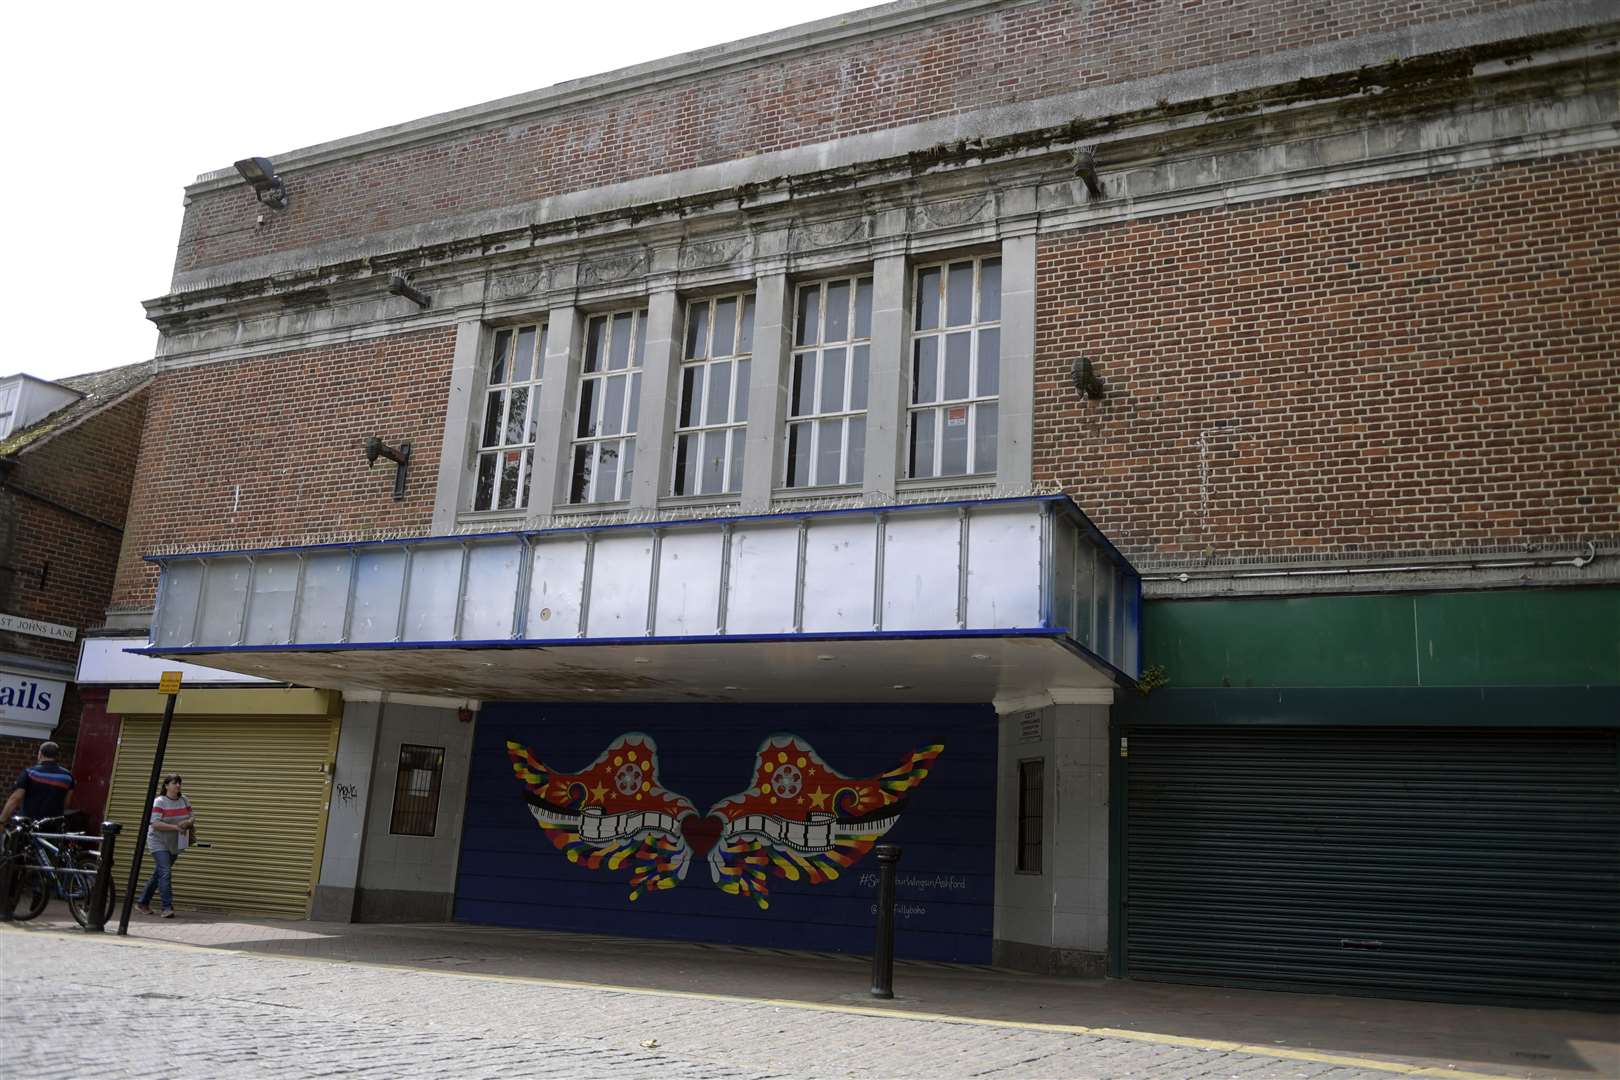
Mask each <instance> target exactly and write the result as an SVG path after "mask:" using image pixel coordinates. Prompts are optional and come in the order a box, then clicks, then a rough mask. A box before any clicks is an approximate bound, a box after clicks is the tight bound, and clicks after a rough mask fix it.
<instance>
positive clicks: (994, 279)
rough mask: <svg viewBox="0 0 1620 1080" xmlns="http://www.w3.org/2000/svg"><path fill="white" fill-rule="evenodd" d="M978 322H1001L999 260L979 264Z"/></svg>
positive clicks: (989, 260) (988, 260) (987, 260)
mask: <svg viewBox="0 0 1620 1080" xmlns="http://www.w3.org/2000/svg"><path fill="white" fill-rule="evenodd" d="M979 321H980V322H1000V321H1001V260H1000V259H986V260H984V262H982V263H980V264H979Z"/></svg>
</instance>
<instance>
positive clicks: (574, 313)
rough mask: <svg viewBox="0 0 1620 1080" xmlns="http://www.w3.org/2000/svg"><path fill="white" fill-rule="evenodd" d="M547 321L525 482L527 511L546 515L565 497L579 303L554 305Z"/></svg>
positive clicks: (580, 321)
mask: <svg viewBox="0 0 1620 1080" xmlns="http://www.w3.org/2000/svg"><path fill="white" fill-rule="evenodd" d="M547 324H548V328H547V330H546V357H545V366H544V367H543V368H541V371H540V374H541V379H542V382H541V384H540V433H539V435H538V437H537V441H536V443H535V447H534V479H533V480H531V481H530V482H529V506H528V512H529V516H530V517H547V516H549V515H550V514H551V512H552V509H553V507H555V506H556V505H557V504H558V503H562V502H566V501H567V500H568V471H569V467H570V460H569V456H570V455H569V451H570V449H571V443H572V441H573V436H574V409H575V407H576V404H577V397H576V395H577V393H578V380H579V350H580V340H581V334H582V327H583V324H584V319H583V317H582V315H581V313H580V311H579V309H577V308H575V307H574V306H572V305H567V306H563V307H554V308H552V309H551V314H550V316H549V317H548V319H547Z"/></svg>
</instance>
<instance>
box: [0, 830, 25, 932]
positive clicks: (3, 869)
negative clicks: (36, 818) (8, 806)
mask: <svg viewBox="0 0 1620 1080" xmlns="http://www.w3.org/2000/svg"><path fill="white" fill-rule="evenodd" d="M10 824H11V822H10V821H0V828H5V834H4V840H3V841H0V843H3V844H4V850H3V851H0V922H10V921H11V913H12V911H13V910H15V908H16V906H17V905H16V904H14V903H13V902H12V901H13V899H14V898H13V897H12V895H11V892H12V890H13V889H14V888H16V886H17V874H18V872H19V871H20V870H21V869H22V865H21V864H22V858H23V851H24V850H25V848H24V847H23V845H22V844H21V843H19V842H18V841H20V840H21V839H22V835H21V833H14V832H12V831H11V829H9V828H6V827H7V826H9V825H10Z"/></svg>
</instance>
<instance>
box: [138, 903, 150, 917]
mask: <svg viewBox="0 0 1620 1080" xmlns="http://www.w3.org/2000/svg"><path fill="white" fill-rule="evenodd" d="M135 910H136V911H138V912H140V913H141V914H142V915H150V914H152V909H151V907H150V906H149V905H146V904H136V905H135Z"/></svg>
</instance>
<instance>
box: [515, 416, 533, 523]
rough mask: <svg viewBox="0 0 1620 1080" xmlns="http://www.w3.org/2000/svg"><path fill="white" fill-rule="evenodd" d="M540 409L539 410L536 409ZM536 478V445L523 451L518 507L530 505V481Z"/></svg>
mask: <svg viewBox="0 0 1620 1080" xmlns="http://www.w3.org/2000/svg"><path fill="white" fill-rule="evenodd" d="M536 411H538V410H536ZM533 479H534V447H532V446H531V447H529V448H528V449H527V450H525V451H523V490H522V491H520V492H519V493H518V502H517V504H518V509H520V510H521V509H523V508H524V507H525V506H528V505H529V481H530V480H533Z"/></svg>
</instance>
